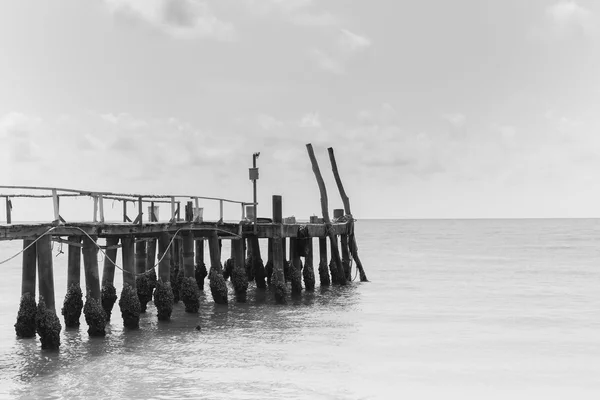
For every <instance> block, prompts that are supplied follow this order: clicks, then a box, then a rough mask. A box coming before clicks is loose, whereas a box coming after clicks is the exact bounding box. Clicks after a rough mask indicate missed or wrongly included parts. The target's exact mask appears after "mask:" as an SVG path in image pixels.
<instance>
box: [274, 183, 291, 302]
mask: <svg viewBox="0 0 600 400" xmlns="http://www.w3.org/2000/svg"><path fill="white" fill-rule="evenodd" d="M282 210H283V209H282V198H281V196H277V195H274V196H273V223H274V224H278V227H277V228H275V234H274V235H273V277H272V278H271V281H272V282H273V283H274V285H275V302H277V303H279V304H285V303H286V292H287V290H286V287H285V277H284V276H283V263H284V262H285V259H284V255H283V248H282V245H283V240H282V233H283V232H282V231H283V226H282V223H283V212H282Z"/></svg>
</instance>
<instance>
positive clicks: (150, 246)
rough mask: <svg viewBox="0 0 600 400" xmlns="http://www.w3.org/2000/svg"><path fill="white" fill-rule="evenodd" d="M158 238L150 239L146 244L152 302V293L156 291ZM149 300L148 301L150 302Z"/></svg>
mask: <svg viewBox="0 0 600 400" xmlns="http://www.w3.org/2000/svg"><path fill="white" fill-rule="evenodd" d="M155 265H156V238H150V239H148V241H147V242H146V276H147V277H148V280H149V281H150V282H149V285H150V300H151V299H152V293H153V292H154V289H156V280H157V278H156V269H155V268H154V266H155ZM150 300H148V301H150Z"/></svg>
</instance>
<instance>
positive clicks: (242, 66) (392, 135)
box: [0, 0, 600, 219]
mask: <svg viewBox="0 0 600 400" xmlns="http://www.w3.org/2000/svg"><path fill="white" fill-rule="evenodd" d="M0 51H1V52H2V54H1V59H0V60H1V61H0V139H1V143H2V145H1V146H0V182H2V184H21V185H54V186H60V187H75V188H78V189H88V190H105V191H126V192H148V193H170V192H177V193H186V194H187V193H190V194H198V195H205V196H217V197H229V198H235V199H240V200H251V199H252V186H251V182H250V181H249V180H248V171H247V168H248V167H249V166H250V165H251V162H252V153H253V152H255V151H260V152H261V155H260V158H259V160H258V164H259V167H260V174H261V176H260V180H259V202H260V204H261V205H260V206H259V207H262V208H260V210H261V211H260V212H259V214H260V215H264V216H270V213H271V195H272V194H281V195H283V196H284V214H286V215H291V214H295V215H296V216H297V217H307V216H309V215H312V214H320V206H319V191H318V187H317V184H316V182H315V180H314V177H313V174H312V170H311V167H310V162H309V160H308V157H307V154H306V148H305V144H306V143H309V142H310V143H313V145H314V146H315V151H316V153H317V156H318V158H319V161H320V164H321V170H322V172H323V174H324V175H325V177H326V178H327V183H328V190H329V198H330V205H331V208H338V207H340V205H341V202H340V200H339V195H338V192H337V189H336V187H335V184H334V182H333V179H332V177H331V170H330V166H329V161H328V157H327V150H326V149H327V147H329V146H332V147H334V149H335V151H336V156H337V158H338V164H339V168H340V172H341V174H342V179H343V181H344V184H345V186H346V190H347V192H348V194H349V196H350V199H351V203H352V205H353V212H354V214H355V216H356V217H357V218H359V219H360V218H440V217H441V218H463V217H466V218H477V217H592V216H598V215H600V135H599V134H598V133H599V131H598V128H599V127H600V107H599V106H600V73H599V71H600V4H599V2H597V1H592V0H588V1H586V0H579V1H569V0H562V1H557V0H527V1H523V0H502V1H498V0H453V1H447V0H419V1H404V0H388V1H385V0H370V1H365V0H363V1H353V2H350V1H347V0H346V1H342V0H322V1H321V0H218V1H195V0H104V1H100V0H98V1H92V0H86V1H83V0H54V1H44V0H37V1H32V0H19V1H11V2H3V3H2V6H1V12H0ZM15 207H18V203H17V202H15ZM2 215H3V213H2ZM232 217H233V218H235V217H237V215H235V216H232ZM2 219H4V217H2Z"/></svg>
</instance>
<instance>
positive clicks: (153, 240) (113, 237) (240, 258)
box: [0, 144, 367, 349]
mask: <svg viewBox="0 0 600 400" xmlns="http://www.w3.org/2000/svg"><path fill="white" fill-rule="evenodd" d="M307 151H308V155H309V159H310V162H311V164H312V168H313V172H314V174H315V178H316V180H317V184H318V186H319V190H320V192H321V208H322V214H323V216H322V218H317V217H311V218H310V221H309V222H307V223H299V222H297V221H295V219H292V218H289V219H284V218H283V215H282V201H283V200H282V197H281V196H278V195H274V196H273V200H272V218H258V217H257V213H256V210H257V204H258V203H257V201H256V180H257V179H258V168H256V158H257V157H258V153H255V154H254V155H253V167H252V168H250V179H251V180H252V181H253V186H254V190H253V192H254V200H253V201H252V202H247V201H238V200H230V199H223V198H217V197H202V196H194V195H191V196H189V195H156V194H124V193H113V192H95V191H87V190H76V189H64V188H52V187H27V186H0V190H3V191H6V193H0V197H3V198H4V199H5V202H6V224H1V225H0V241H5V240H22V241H23V250H22V251H21V252H20V253H18V254H17V255H15V256H13V257H11V258H10V259H13V258H15V257H16V256H18V255H21V254H22V271H23V274H22V286H21V288H22V289H21V303H20V308H19V312H18V316H17V323H16V324H15V330H16V333H17V336H19V337H34V336H35V335H36V333H37V334H38V335H39V336H40V341H41V343H42V348H49V349H52V348H54V349H56V348H58V347H59V345H60V331H61V329H62V327H61V323H60V320H59V318H58V316H57V314H56V300H55V293H54V266H53V258H54V257H53V255H52V241H55V242H60V243H61V244H66V245H67V246H68V266H67V281H68V282H67V293H66V296H65V299H64V302H63V307H62V315H63V317H64V322H65V325H66V326H68V327H76V326H79V320H80V317H81V313H82V311H83V314H84V315H85V320H86V322H87V325H88V333H89V335H90V336H104V335H105V326H106V324H107V321H108V320H110V318H111V313H112V309H113V306H114V304H115V302H116V300H117V298H118V297H117V292H116V288H115V287H114V276H115V269H119V270H121V271H122V273H123V289H122V291H121V294H120V296H119V299H120V300H119V308H120V311H121V316H122V318H123V324H124V326H125V327H126V328H129V329H136V328H138V327H139V316H140V313H142V312H145V310H146V306H147V304H148V302H149V301H150V300H154V306H155V307H156V308H157V315H158V319H159V320H169V319H170V318H171V313H172V309H173V304H174V303H175V302H178V301H180V300H181V301H182V302H183V303H184V305H185V310H186V312H191V313H194V312H197V311H198V309H199V292H200V291H202V290H204V280H205V278H206V277H208V279H209V282H210V284H209V287H210V291H211V294H212V297H213V300H214V301H215V303H217V304H227V303H228V289H227V283H226V281H227V280H228V279H231V285H232V286H233V288H234V292H235V300H236V301H238V302H245V301H246V291H247V288H248V285H249V283H250V282H253V283H255V284H256V288H257V290H270V291H271V292H272V293H273V295H274V300H275V301H276V302H277V303H286V297H287V293H288V285H287V283H290V285H289V287H290V288H291V295H293V296H298V295H301V293H302V290H307V291H311V290H314V287H315V273H314V265H313V264H314V262H313V240H312V239H313V238H318V241H319V260H318V272H319V278H320V282H321V286H326V285H330V284H334V285H345V284H347V282H348V281H350V280H352V271H351V269H352V259H354V261H355V264H356V268H357V272H360V280H361V281H367V277H366V275H365V272H364V269H363V267H362V263H361V261H360V258H359V257H358V251H357V246H356V239H355V236H354V218H353V217H352V214H351V212H350V204H349V199H348V197H347V196H346V193H345V191H344V189H343V186H342V183H341V179H340V177H339V173H338V170H337V164H336V162H335V157H334V154H333V149H331V148H330V149H329V156H330V161H331V165H332V171H333V173H334V177H335V179H336V183H337V186H338V189H339V192H340V195H341V197H342V201H343V203H344V209H338V210H334V219H333V220H332V219H331V218H330V217H329V210H328V198H327V192H326V188H325V185H324V181H323V178H322V176H321V172H320V170H319V166H318V163H317V160H316V158H315V155H314V152H313V149H312V146H311V145H310V144H308V145H307ZM69 197H89V198H92V199H93V210H91V211H92V213H91V214H92V218H90V219H91V220H90V221H77V222H74V221H66V220H65V219H64V218H63V217H62V216H61V214H60V199H61V198H69ZM21 198H31V199H38V198H51V199H52V205H53V207H52V217H53V218H52V220H51V221H49V222H42V223H39V222H38V223H19V224H13V223H12V217H11V213H12V209H13V206H14V205H16V204H17V203H18V201H19V199H21ZM105 200H112V201H119V202H121V203H122V207H123V212H122V221H119V222H116V221H108V220H106V219H105V215H104V201H105ZM200 200H202V201H203V202H204V201H214V202H218V203H219V214H220V215H219V217H220V218H219V220H217V221H205V220H204V219H203V215H202V209H201V208H200V207H199V204H200ZM13 202H14V204H13ZM131 203H135V204H136V206H137V209H138V212H137V215H136V217H135V218H134V219H133V220H131V219H130V218H129V215H128V213H127V205H128V204H131ZM182 203H183V204H184V212H183V213H182V212H181V204H182ZM224 203H233V204H238V205H240V206H241V216H240V218H239V220H236V222H231V219H230V220H225V219H224V217H225V215H224ZM159 204H162V205H169V206H170V211H171V212H170V214H169V216H168V220H165V221H160V220H159V218H158V217H157V210H158V209H157V207H158V205H159ZM145 205H146V206H148V213H147V215H146V216H144V213H143V210H144V206H145ZM247 214H248V215H247ZM99 238H101V239H103V241H104V244H103V243H102V242H98V239H99ZM260 239H267V240H268V255H267V257H268V259H267V263H266V264H263V260H262V257H261V252H260V245H259V240H260ZM327 239H329V249H330V255H331V259H330V262H328V252H327V250H328V246H327ZM222 240H231V255H230V258H229V259H227V260H226V261H225V263H224V264H223V263H222V254H221V241H222ZM205 242H206V243H207V244H208V250H209V254H210V261H209V264H210V269H209V271H207V269H206V265H205V263H204V245H205ZM288 243H289V253H287V251H286V250H287V245H288ZM119 249H120V251H121V252H122V261H123V262H122V266H119V265H117V263H116V260H117V251H119ZM98 252H102V253H103V254H104V255H105V257H104V265H103V270H102V276H101V275H100V270H99V265H98V259H97V255H98ZM157 253H158V254H157ZM286 253H287V255H289V258H288V256H287V255H286ZM82 255H83V270H84V277H85V287H84V288H85V304H84V302H83V291H82V289H81V287H82V286H81V258H82ZM302 258H303V259H304V262H302ZM10 259H9V260H10ZM288 260H289V261H288ZM7 261H8V260H4V261H0V264H2V263H5V262H7ZM156 267H158V274H157V272H156ZM302 280H304V287H303V285H302ZM36 282H37V284H38V285H37V286H38V287H37V289H38V290H39V297H38V301H37V302H36Z"/></svg>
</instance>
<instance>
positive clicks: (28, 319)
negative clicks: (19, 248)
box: [15, 239, 37, 338]
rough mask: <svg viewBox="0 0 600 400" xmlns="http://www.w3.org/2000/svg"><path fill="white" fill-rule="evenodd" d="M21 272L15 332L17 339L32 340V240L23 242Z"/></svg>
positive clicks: (33, 271) (33, 255)
mask: <svg viewBox="0 0 600 400" xmlns="http://www.w3.org/2000/svg"><path fill="white" fill-rule="evenodd" d="M23 250H24V251H23V271H22V281H21V303H20V304H19V313H18V314H17V323H16V324H15V332H16V333H17V336H18V337H21V338H32V337H34V336H35V314H36V311H37V310H36V308H37V306H36V304H35V283H36V282H35V278H36V270H35V269H36V258H37V251H36V246H35V244H33V240H29V239H25V240H23Z"/></svg>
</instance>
